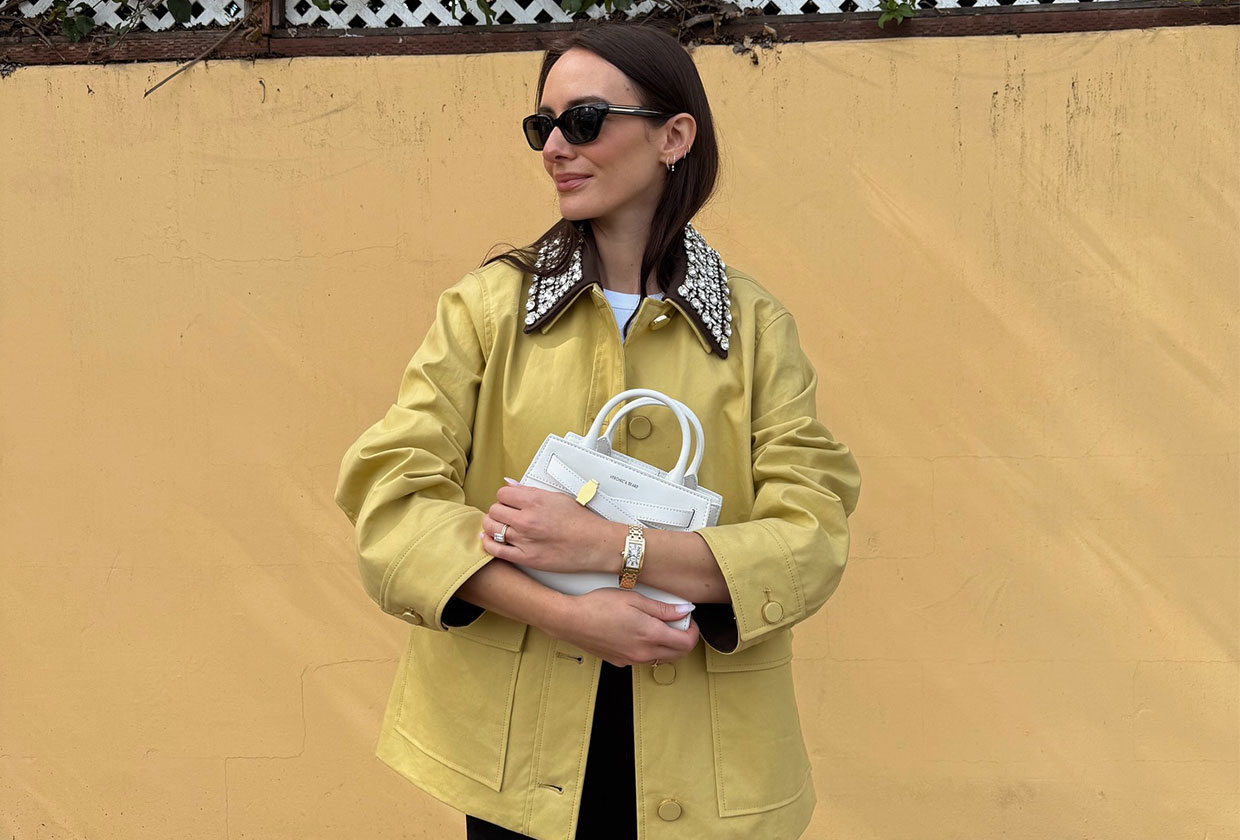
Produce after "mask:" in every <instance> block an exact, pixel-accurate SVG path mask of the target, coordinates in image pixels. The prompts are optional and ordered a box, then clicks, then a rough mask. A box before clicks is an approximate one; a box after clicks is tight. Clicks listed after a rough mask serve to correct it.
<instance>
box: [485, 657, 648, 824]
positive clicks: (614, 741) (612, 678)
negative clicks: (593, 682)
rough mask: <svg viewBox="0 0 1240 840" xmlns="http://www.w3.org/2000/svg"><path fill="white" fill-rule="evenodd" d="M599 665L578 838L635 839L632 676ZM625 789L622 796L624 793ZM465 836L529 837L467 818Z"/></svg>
mask: <svg viewBox="0 0 1240 840" xmlns="http://www.w3.org/2000/svg"><path fill="white" fill-rule="evenodd" d="M631 670H632V669H630V668H617V667H616V666H615V665H608V664H607V663H606V662H604V663H603V672H602V674H600V675H599V681H598V694H597V696H596V697H595V704H594V723H593V725H592V726H591V727H590V749H589V752H588V753H587V754H586V778H585V783H584V784H583V785H582V789H581V814H580V816H579V817H578V818H577V840H637V772H636V770H635V769H634V766H633V765H634V755H633V675H632V672H631ZM626 790H627V791H628V792H629V795H628V796H627V797H626V796H624V795H623V794H622V791H626ZM465 837H466V840H530V838H528V837H527V836H526V835H524V834H518V833H517V832H515V831H510V830H508V829H506V828H501V827H500V826H498V825H495V824H493V823H489V822H487V821H486V820H480V819H478V818H477V817H472V816H466V817H465Z"/></svg>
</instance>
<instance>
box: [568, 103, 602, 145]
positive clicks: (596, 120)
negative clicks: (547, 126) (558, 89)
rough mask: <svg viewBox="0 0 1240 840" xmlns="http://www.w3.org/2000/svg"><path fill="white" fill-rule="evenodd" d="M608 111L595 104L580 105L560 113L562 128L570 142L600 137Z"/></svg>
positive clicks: (588, 140)
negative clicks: (600, 130)
mask: <svg viewBox="0 0 1240 840" xmlns="http://www.w3.org/2000/svg"><path fill="white" fill-rule="evenodd" d="M606 114H607V112H606V111H605V110H603V109H602V108H599V107H597V106H595V105H578V106H577V107H576V108H569V109H568V110H567V111H565V112H564V113H563V114H561V115H560V128H562V129H563V131H564V139H565V140H567V141H568V142H570V143H574V144H575V143H589V142H590V141H591V140H594V139H595V138H597V137H598V133H599V129H600V128H602V126H603V117H604V116H606Z"/></svg>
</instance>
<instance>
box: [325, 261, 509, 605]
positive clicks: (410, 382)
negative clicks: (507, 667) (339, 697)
mask: <svg viewBox="0 0 1240 840" xmlns="http://www.w3.org/2000/svg"><path fill="white" fill-rule="evenodd" d="M483 294H484V289H483V286H482V284H481V281H479V280H478V278H477V277H476V276H474V275H469V276H467V277H466V278H465V279H464V280H462V281H461V282H459V283H457V284H456V285H455V286H453V287H452V288H451V289H449V290H448V291H446V292H444V293H443V295H442V296H440V298H439V304H438V307H437V310H436V314H435V321H434V323H433V324H432V326H431V328H430V331H429V332H428V333H427V336H426V339H425V340H424V341H423V343H422V346H421V347H420V348H418V351H417V352H416V353H415V354H414V357H413V359H412V360H411V361H410V362H409V366H408V368H407V369H406V370H405V375H404V379H403V380H402V382H401V386H400V392H399V395H398V397H397V400H396V403H395V404H394V405H393V406H392V407H391V408H390V409H389V410H388V412H387V414H386V415H385V416H384V418H383V419H382V420H380V421H379V422H378V423H376V424H375V425H374V426H371V427H370V428H369V429H367V430H366V431H365V432H364V433H363V434H362V436H361V437H360V438H359V439H358V440H357V441H356V442H355V443H354V444H353V445H352V446H351V447H350V448H349V450H348V452H347V453H346V454H345V456H344V461H343V463H342V464H341V468H340V479H339V482H338V484H337V486H336V503H337V504H338V505H339V506H340V507H341V509H342V510H344V512H345V514H346V515H348V517H349V519H350V520H351V521H352V522H353V523H354V525H355V526H356V539H357V550H358V558H359V561H358V562H359V565H360V567H361V576H362V583H363V585H364V586H365V588H366V592H367V594H369V595H370V597H371V598H373V599H374V600H375V601H376V602H377V603H378V604H379V606H380V607H382V608H383V610H384V611H385V612H387V613H390V614H392V615H395V616H397V617H398V618H401V619H403V620H405V621H407V622H409V623H410V624H415V625H423V626H426V627H429V628H431V629H434V630H443V629H445V627H444V625H445V623H448V624H463V623H468V622H469V621H472V620H473V619H474V618H477V616H478V615H480V614H481V612H482V611H481V610H480V609H478V608H476V607H473V606H472V605H468V604H465V603H464V602H463V601H460V600H459V599H455V598H453V597H452V596H453V593H454V592H455V591H456V590H457V588H458V587H460V585H461V584H462V583H464V582H465V581H466V580H467V579H468V578H469V577H470V576H471V575H472V574H473V573H474V572H476V571H477V570H478V569H480V568H482V566H483V565H485V564H486V563H487V562H488V561H489V560H490V559H491V558H490V557H489V556H488V555H487V554H486V553H485V552H484V551H483V550H482V544H481V542H480V540H479V539H478V533H479V531H481V529H482V511H480V510H478V509H477V508H475V507H473V506H471V505H469V504H466V502H465V493H464V490H463V489H462V488H463V486H464V482H465V470H466V468H467V466H468V464H469V457H470V446H471V444H472V439H473V425H474V412H475V407H476V405H477V399H478V387H479V383H480V382H481V378H482V372H483V368H484V366H485V360H486V346H487V333H488V322H487V316H486V308H485V299H484V296H483ZM445 609H447V610H448V615H447V616H445Z"/></svg>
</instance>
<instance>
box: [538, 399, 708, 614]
mask: <svg viewBox="0 0 1240 840" xmlns="http://www.w3.org/2000/svg"><path fill="white" fill-rule="evenodd" d="M621 403H625V405H624V406H623V407H622V408H620V409H619V410H618V411H616V414H615V416H614V417H612V419H611V422H610V423H608V425H607V428H606V429H605V430H604V429H603V421H604V420H605V419H606V417H607V415H608V414H610V413H611V412H612V411H613V410H614V409H615V408H616V407H617V406H619V405H620V404H621ZM650 406H662V407H664V408H667V409H669V410H671V412H672V414H673V415H674V416H675V417H676V421H677V422H678V423H679V424H680V438H681V444H680V456H679V457H678V458H677V459H676V464H675V466H674V467H672V469H671V471H670V472H664V471H663V470H660V469H659V468H658V467H655V466H652V465H651V464H647V463H646V462H645V461H639V460H638V459H636V458H633V457H630V456H628V455H624V454H622V453H619V452H615V451H613V449H612V442H613V440H614V438H615V430H616V428H617V425H618V424H619V423H620V421H621V420H622V419H623V418H624V417H625V415H627V414H628V413H629V412H630V411H633V410H634V409H636V408H645V407H650ZM705 444H706V440H705V436H704V434H703V432H702V423H701V421H700V420H699V419H698V417H697V415H696V414H694V413H693V411H692V410H691V409H690V408H689V407H688V406H686V405H685V404H684V403H682V402H680V401H679V400H675V399H672V398H671V397H669V396H667V395H666V394H663V393H660V392H659V391H652V390H649V389H645V388H634V389H631V390H628V391H622V392H621V393H619V394H616V395H615V396H614V397H612V398H611V399H610V400H608V401H607V404H606V405H604V406H603V408H602V410H601V411H599V413H598V416H597V417H595V418H594V423H593V424H592V425H591V426H590V430H589V431H588V432H586V434H585V436H584V437H582V436H580V435H576V434H573V433H572V432H568V433H567V434H565V435H564V436H563V437H560V436H559V435H548V436H547V439H546V440H544V441H543V444H542V446H540V447H539V448H538V453H537V454H536V455H535V456H534V459H533V460H532V461H531V462H530V466H529V468H528V469H527V470H526V471H525V475H524V476H523V477H522V478H521V483H522V484H525V485H528V486H530V487H540V488H542V489H544V490H554V491H556V492H558V493H564V494H565V495H568V496H573V497H574V498H577V499H578V500H585V501H584V504H585V506H586V507H588V508H589V509H590V510H592V511H594V512H595V513H597V514H598V515H599V516H602V517H603V518H605V519H609V520H611V521H612V522H620V523H623V524H626V525H641V526H644V527H647V528H658V529H662V530H665V531H696V530H698V529H699V528H705V527H708V526H710V525H714V524H715V523H716V522H718V520H719V508H720V505H721V504H722V502H723V499H722V497H721V496H720V495H719V494H718V493H715V492H712V491H710V490H707V489H706V488H704V487H700V486H698V481H697V473H698V468H699V467H700V466H701V464H702V455H703V452H704V447H705ZM691 450H692V459H691V458H690V453H691ZM591 485H592V486H591ZM620 549H621V546H616V558H617V562H616V573H615V574H603V573H599V572H544V571H539V570H536V569H527V568H524V567H522V571H524V572H525V573H526V574H528V575H529V576H530V577H532V578H534V579H535V580H537V581H539V582H540V583H542V584H544V585H545V586H549V587H551V588H552V589H555V590H558V591H560V592H565V593H568V594H570V595H583V594H585V593H586V592H592V591H593V590H595V589H601V588H603V587H612V588H619V586H620V584H619V577H620V562H619V558H620ZM634 590H635V591H636V592H639V593H641V594H642V595H645V596H646V597H647V598H653V599H655V600H657V601H663V602H664V603H668V604H687V603H689V602H688V601H686V600H685V599H684V598H681V597H679V596H677V595H672V594H671V593H669V592H664V591H663V590H661V589H656V588H654V587H653V586H647V585H645V584H643V583H640V582H639V583H638V584H637V585H636V586H635V587H634ZM668 624H670V625H671V626H673V627H677V628H679V629H681V630H684V629H687V628H688V627H689V616H685V617H684V618H683V619H679V620H676V621H670V622H668Z"/></svg>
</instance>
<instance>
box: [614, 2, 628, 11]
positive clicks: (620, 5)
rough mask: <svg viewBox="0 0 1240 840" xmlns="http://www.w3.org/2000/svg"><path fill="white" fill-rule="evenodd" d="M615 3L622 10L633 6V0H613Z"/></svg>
mask: <svg viewBox="0 0 1240 840" xmlns="http://www.w3.org/2000/svg"><path fill="white" fill-rule="evenodd" d="M612 3H613V5H615V7H616V8H617V9H619V10H620V11H622V12H627V11H628V10H629V9H631V8H633V0H612Z"/></svg>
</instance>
